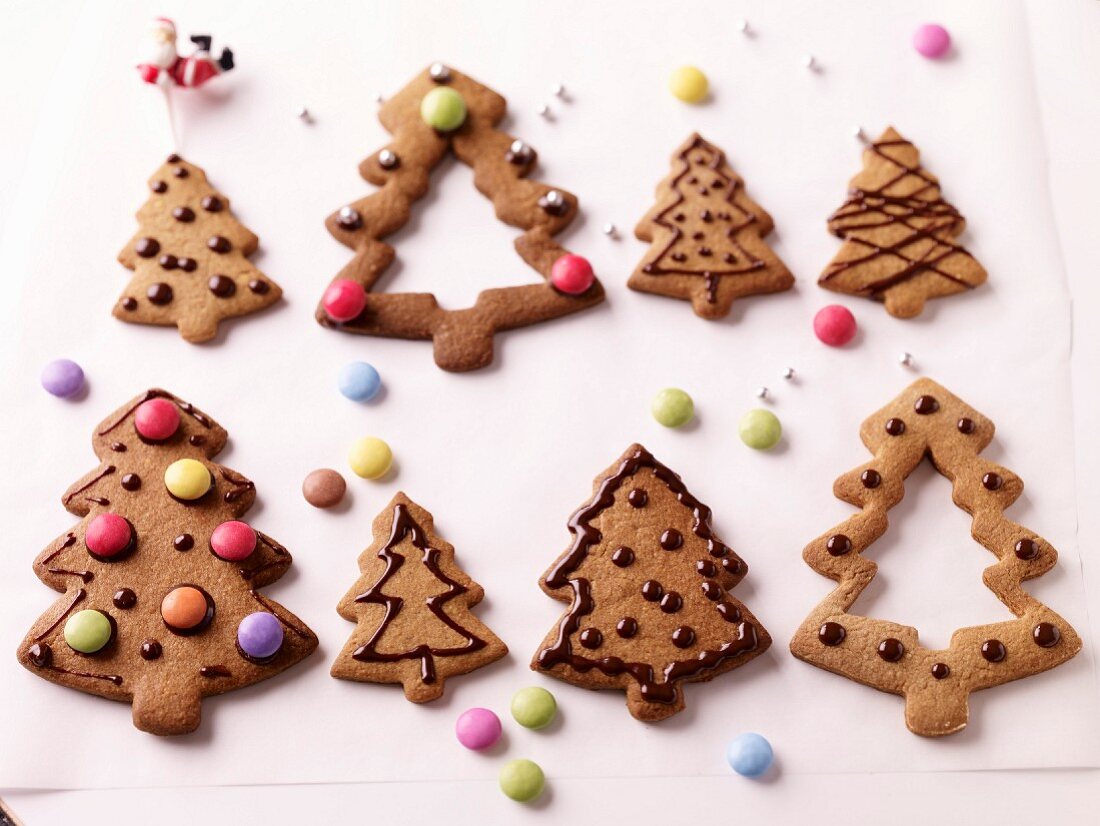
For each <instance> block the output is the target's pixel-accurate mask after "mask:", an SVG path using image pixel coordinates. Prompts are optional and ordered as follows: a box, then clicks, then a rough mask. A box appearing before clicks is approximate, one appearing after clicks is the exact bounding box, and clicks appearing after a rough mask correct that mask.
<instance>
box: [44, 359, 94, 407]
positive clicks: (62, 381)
mask: <svg viewBox="0 0 1100 826" xmlns="http://www.w3.org/2000/svg"><path fill="white" fill-rule="evenodd" d="M40 380H41V382H42V388H43V389H44V390H45V391H46V392H47V393H49V394H50V395H51V396H57V397H58V398H59V399H68V398H71V397H73V396H75V395H76V394H77V393H79V392H80V391H81V390H83V389H84V371H83V370H82V369H81V367H80V365H79V364H77V363H76V362H75V361H70V360H69V359H57V360H56V361H51V362H50V363H49V364H47V365H46V366H45V367H43V368H42V375H41V377H40Z"/></svg>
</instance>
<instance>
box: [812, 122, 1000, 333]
mask: <svg viewBox="0 0 1100 826" xmlns="http://www.w3.org/2000/svg"><path fill="white" fill-rule="evenodd" d="M965 228H966V220H965V219H964V218H963V216H962V215H961V214H959V211H958V210H957V209H955V207H953V206H952V205H951V204H949V203H948V202H947V201H946V200H944V198H943V196H942V195H941V194H940V185H939V180H938V179H937V178H936V176H935V175H933V174H932V173H930V172H928V171H927V170H926V169H924V167H922V166H921V164H920V152H919V151H918V150H917V148H916V147H915V146H914V145H913V144H912V143H911V142H910V141H908V140H906V139H905V138H903V137H902V136H901V135H899V134H898V133H897V131H896V130H895V129H894V128H893V127H892V126H891V127H888V128H887V129H886V131H885V132H883V133H882V136H881V137H880V138H879V139H878V140H877V141H875V142H874V143H871V144H869V145H868V146H867V148H866V149H865V150H864V152H863V170H862V171H861V172H860V173H859V174H858V175H856V176H855V177H854V178H852V180H851V181H850V182H849V185H848V200H846V201H845V202H844V204H843V205H842V206H841V207H840V209H838V210H837V211H836V212H834V213H833V214H832V215H830V216H829V231H830V232H831V233H832V234H833V235H835V236H837V237H838V238H843V239H844V245H843V246H842V247H841V248H840V250H839V251H838V252H837V254H836V256H835V257H834V258H833V260H832V261H830V262H829V266H828V267H826V268H825V271H824V272H823V273H822V274H821V277H820V278H819V279H818V282H817V283H818V284H820V285H821V286H822V287H824V288H825V289H827V290H832V291H834V292H838V293H848V294H849V295H861V296H864V297H865V298H871V299H874V300H876V301H882V302H883V303H884V304H885V306H886V312H888V313H889V314H890V315H892V316H895V317H896V318H912V317H913V316H917V315H920V313H921V311H923V310H924V302H925V301H926V300H927V299H929V298H939V297H941V296H947V295H954V294H955V293H960V292H964V291H966V290H972V289H974V288H975V287H977V286H978V285H980V284H982V283H984V282H985V280H986V272H985V269H984V268H983V267H982V265H981V264H979V263H978V262H977V260H976V259H975V258H974V256H972V255H971V254H970V253H969V252H968V251H967V250H966V248H965V247H963V246H961V245H960V244H958V243H957V242H956V241H955V237H956V236H957V235H959V234H960V233H961V232H962V231H963V230H964V229H965Z"/></svg>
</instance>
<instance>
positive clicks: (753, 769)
mask: <svg viewBox="0 0 1100 826" xmlns="http://www.w3.org/2000/svg"><path fill="white" fill-rule="evenodd" d="M773 758H774V755H773V754H772V746H771V743H769V742H768V741H767V740H765V739H764V738H763V737H761V736H760V735H759V734H753V733H752V732H749V733H747V734H742V735H740V736H738V737H735V738H734V739H733V741H732V742H731V743H730V744H729V747H728V748H727V749H726V760H727V761H729V764H730V768H731V769H733V770H734V771H735V772H737V773H738V774H739V775H741V776H742V777H759V776H760V775H762V774H763V773H764V772H766V771H767V770H768V767H769V766H770V765H771V764H772V760H773Z"/></svg>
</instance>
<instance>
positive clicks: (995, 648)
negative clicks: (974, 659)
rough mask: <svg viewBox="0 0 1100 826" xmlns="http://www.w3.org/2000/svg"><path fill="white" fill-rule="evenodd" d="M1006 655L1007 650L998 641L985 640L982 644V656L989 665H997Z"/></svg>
mask: <svg viewBox="0 0 1100 826" xmlns="http://www.w3.org/2000/svg"><path fill="white" fill-rule="evenodd" d="M1007 655H1008V650H1007V649H1006V648H1005V644H1004V643H1003V642H1001V641H1000V640H986V641H985V642H983V643H982V656H983V657H985V659H986V660H988V661H989V662H991V663H999V662H1001V661H1002V660H1003V659H1004V658H1005V657H1006V656H1007Z"/></svg>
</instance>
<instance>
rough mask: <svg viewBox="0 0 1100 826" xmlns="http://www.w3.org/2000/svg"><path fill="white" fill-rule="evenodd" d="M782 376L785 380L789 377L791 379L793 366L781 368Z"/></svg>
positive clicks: (788, 379)
mask: <svg viewBox="0 0 1100 826" xmlns="http://www.w3.org/2000/svg"><path fill="white" fill-rule="evenodd" d="M783 378H785V379H786V380H787V381H790V380H791V379H793V378H794V368H793V367H787V368H785V369H784V370H783Z"/></svg>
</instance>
